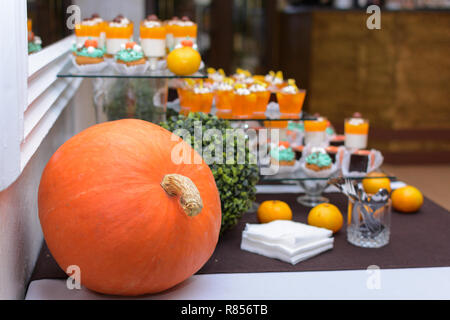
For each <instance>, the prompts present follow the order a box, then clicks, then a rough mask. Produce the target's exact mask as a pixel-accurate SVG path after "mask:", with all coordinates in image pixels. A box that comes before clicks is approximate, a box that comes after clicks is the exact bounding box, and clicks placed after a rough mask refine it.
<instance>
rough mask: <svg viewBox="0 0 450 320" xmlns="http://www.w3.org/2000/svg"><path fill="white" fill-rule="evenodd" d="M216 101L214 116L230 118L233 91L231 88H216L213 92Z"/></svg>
mask: <svg viewBox="0 0 450 320" xmlns="http://www.w3.org/2000/svg"><path fill="white" fill-rule="evenodd" d="M215 101H216V108H217V112H216V116H218V117H219V118H222V119H231V118H232V113H231V111H232V104H233V91H232V90H226V91H225V90H218V91H216V94H215Z"/></svg>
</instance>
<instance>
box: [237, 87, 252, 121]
mask: <svg viewBox="0 0 450 320" xmlns="http://www.w3.org/2000/svg"><path fill="white" fill-rule="evenodd" d="M255 103H256V96H255V95H254V94H253V93H250V94H243V95H240V94H234V95H233V106H232V114H233V118H235V119H250V118H251V115H252V110H253V108H254V105H255Z"/></svg>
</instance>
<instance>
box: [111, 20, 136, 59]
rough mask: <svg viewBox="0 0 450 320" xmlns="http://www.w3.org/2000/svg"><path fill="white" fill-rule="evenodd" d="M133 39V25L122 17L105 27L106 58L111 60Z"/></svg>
mask: <svg viewBox="0 0 450 320" xmlns="http://www.w3.org/2000/svg"><path fill="white" fill-rule="evenodd" d="M132 37H133V23H132V22H131V21H130V20H128V19H127V18H125V17H124V16H122V15H119V16H117V17H116V18H114V20H113V21H111V22H110V23H109V24H108V26H107V27H106V56H107V57H110V58H112V57H113V56H114V55H115V54H116V53H117V52H119V51H120V50H121V47H123V45H126V44H127V42H129V41H131V39H132Z"/></svg>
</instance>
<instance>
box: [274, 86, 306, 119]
mask: <svg viewBox="0 0 450 320" xmlns="http://www.w3.org/2000/svg"><path fill="white" fill-rule="evenodd" d="M276 95H277V101H278V105H279V106H280V113H281V115H282V116H285V117H286V118H300V112H302V108H303V102H304V101H305V96H306V91H305V90H299V91H298V92H297V93H284V92H281V91H279V92H277V93H276Z"/></svg>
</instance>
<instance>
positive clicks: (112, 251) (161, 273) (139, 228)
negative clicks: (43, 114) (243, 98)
mask: <svg viewBox="0 0 450 320" xmlns="http://www.w3.org/2000/svg"><path fill="white" fill-rule="evenodd" d="M174 151H176V152H174ZM179 153H181V154H183V155H184V156H185V158H184V159H185V160H186V159H188V158H189V157H188V155H189V154H190V155H194V154H195V155H196V156H197V157H199V155H198V154H196V153H195V151H194V150H193V149H192V148H191V147H190V146H189V145H188V144H187V143H185V142H184V141H183V140H181V139H180V138H178V137H176V136H174V135H172V133H170V132H169V131H167V130H165V129H163V128H161V127H159V126H157V125H155V124H152V123H149V122H146V121H142V120H134V119H127V120H118V121H113V122H106V123H102V124H98V125H95V126H92V127H90V128H88V129H86V130H84V131H83V132H81V133H79V134H78V135H75V136H74V137H72V138H71V139H69V140H68V141H67V142H66V143H64V144H63V145H62V146H61V147H60V148H59V149H58V150H57V151H56V153H55V154H54V155H53V156H52V158H51V159H50V161H49V163H48V164H47V166H46V168H45V170H44V172H43V175H42V178H41V183H40V186H39V199H38V200H39V218H40V222H41V225H42V230H43V233H44V237H45V240H46V242H47V245H48V248H49V250H50V252H51V253H52V255H53V257H54V258H55V260H56V261H57V263H58V264H59V266H60V267H61V268H62V269H63V270H67V267H69V266H71V265H76V266H78V267H79V268H80V275H81V283H82V284H83V285H84V286H85V287H87V288H89V289H91V290H94V291H97V292H101V293H106V294H115V295H140V294H145V293H156V292H160V291H163V290H165V289H168V288H170V287H172V286H174V285H176V284H178V283H180V282H182V281H183V280H185V279H187V278H188V277H190V276H191V275H192V274H194V273H195V272H197V271H198V270H199V269H200V268H201V267H202V266H203V265H204V264H205V263H206V261H207V260H208V259H209V258H210V256H211V255H212V253H213V251H214V249H215V246H216V244H217V241H218V237H219V230H220V224H221V208H220V198H219V193H218V191H217V188H216V184H215V180H214V177H213V175H212V173H211V170H210V169H209V167H208V165H207V164H206V163H205V162H204V161H203V160H202V159H201V158H200V160H201V161H197V163H196V164H195V163H194V164H184V163H178V161H176V159H175V161H173V160H172V154H177V155H178V154H179ZM197 159H198V158H197ZM189 160H193V158H192V157H191V158H189ZM198 162H200V163H198ZM177 163H178V164H177Z"/></svg>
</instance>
